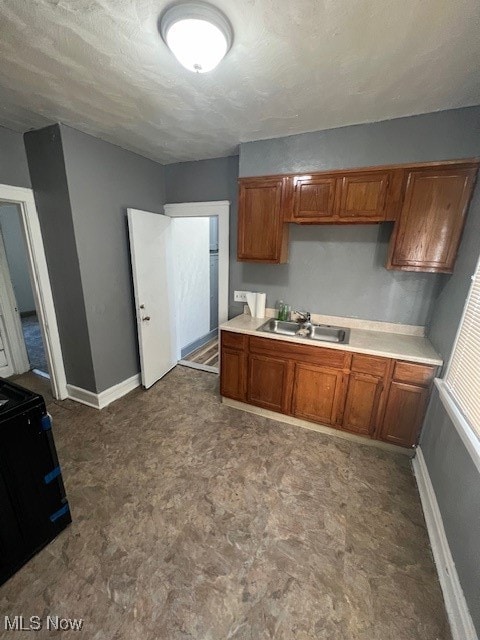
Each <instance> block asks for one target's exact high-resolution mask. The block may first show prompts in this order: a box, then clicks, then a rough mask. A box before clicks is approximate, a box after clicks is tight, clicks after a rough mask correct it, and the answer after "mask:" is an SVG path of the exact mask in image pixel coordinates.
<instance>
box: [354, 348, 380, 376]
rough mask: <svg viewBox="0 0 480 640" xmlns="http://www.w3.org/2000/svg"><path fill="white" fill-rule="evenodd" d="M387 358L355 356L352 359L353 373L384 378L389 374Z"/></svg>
mask: <svg viewBox="0 0 480 640" xmlns="http://www.w3.org/2000/svg"><path fill="white" fill-rule="evenodd" d="M388 362H389V361H388V359H387V358H378V357H377V356H365V355H361V354H357V353H356V354H355V355H354V356H353V359H352V371H357V372H358V373H368V374H369V375H371V376H378V377H379V378H383V377H384V376H385V374H386V373H387V366H388Z"/></svg>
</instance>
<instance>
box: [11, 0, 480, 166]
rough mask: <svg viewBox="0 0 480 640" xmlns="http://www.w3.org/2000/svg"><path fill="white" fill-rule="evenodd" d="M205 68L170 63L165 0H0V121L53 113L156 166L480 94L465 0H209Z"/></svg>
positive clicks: (472, 11) (475, 38) (458, 102)
mask: <svg viewBox="0 0 480 640" xmlns="http://www.w3.org/2000/svg"><path fill="white" fill-rule="evenodd" d="M214 3H215V4H216V5H217V6H218V7H219V8H222V9H223V10H224V11H225V13H226V14H227V16H228V17H229V18H230V21H231V22H232V25H233V28H234V31H235V41H234V44H233V48H232V50H231V51H230V53H229V54H228V56H227V57H226V58H225V60H224V61H223V62H222V63H221V64H220V65H219V67H217V69H216V70H215V71H213V72H211V73H209V74H200V75H195V74H192V73H190V72H189V71H186V70H185V69H183V67H181V66H180V64H178V63H177V62H176V60H175V59H174V58H173V56H172V55H171V54H170V53H169V52H168V50H167V49H166V47H165V45H164V44H163V42H162V40H161V39H160V37H159V35H158V32H157V19H158V16H159V14H160V13H161V12H162V10H163V8H164V7H165V6H166V5H167V4H168V0H2V1H1V3H0V124H3V125H4V126H6V127H10V128H11V129H15V130H18V131H25V130H27V129H30V128H37V127H41V126H44V125H46V124H50V123H52V122H56V121H61V122H64V123H66V124H69V125H71V126H73V127H76V128H77V129H80V130H82V131H86V132H88V133H93V134H94V135H97V136H98V137H100V138H103V139H105V140H109V141H111V142H113V143H115V144H118V145H120V146H122V147H125V148H127V149H131V150H133V151H137V152H139V153H141V154H143V155H146V156H148V157H151V158H154V159H156V160H159V161H160V162H167V163H168V162H174V161H178V160H192V159H200V158H209V157H215V156H222V155H228V154H231V153H233V152H234V151H235V150H236V148H237V145H238V144H239V143H240V142H246V141H250V140H258V139H263V138H272V137H277V136H284V135H289V134H293V133H300V132H304V131H314V130H318V129H326V128H332V127H338V126H342V125H346V124H353V123H359V122H371V121H377V120H385V119H389V118H394V117H398V116H403V115H410V114H416V113H425V112H428V111H436V110H442V109H448V108H454V107H460V106H465V105H472V104H478V103H480V64H479V62H480V38H479V29H480V2H479V1H478V0H296V1H295V0H214Z"/></svg>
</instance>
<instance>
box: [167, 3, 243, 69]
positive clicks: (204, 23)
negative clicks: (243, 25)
mask: <svg viewBox="0 0 480 640" xmlns="http://www.w3.org/2000/svg"><path fill="white" fill-rule="evenodd" d="M159 29H160V34H161V36H162V38H163V40H164V42H165V43H166V45H167V46H168V48H169V49H170V50H171V51H172V53H173V54H174V56H175V57H176V58H177V60H178V61H179V62H180V64H182V65H183V66H184V67H185V68H186V69H189V71H195V72H197V73H206V72H207V71H212V69H215V67H216V66H217V65H218V63H219V62H220V61H221V60H222V59H223V58H224V57H225V54H226V53H227V52H228V50H229V49H230V47H231V46H232V42H233V30H232V27H231V25H230V22H229V21H228V18H227V17H226V16H225V15H224V14H223V13H222V12H221V11H220V10H219V9H217V8H216V7H213V6H212V5H210V4H207V3H206V2H182V3H180V4H175V5H173V6H171V7H169V8H168V9H167V10H166V11H165V12H164V13H163V15H162V16H161V18H160V25H159Z"/></svg>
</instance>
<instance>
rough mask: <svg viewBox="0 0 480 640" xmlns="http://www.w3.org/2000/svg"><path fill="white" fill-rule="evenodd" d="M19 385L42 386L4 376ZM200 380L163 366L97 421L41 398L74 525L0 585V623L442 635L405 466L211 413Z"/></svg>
mask: <svg viewBox="0 0 480 640" xmlns="http://www.w3.org/2000/svg"><path fill="white" fill-rule="evenodd" d="M32 380H33V385H34V386H36V387H37V389H38V390H45V386H44V385H45V382H44V381H43V380H40V379H36V378H33V377H32V374H29V375H28V377H26V378H25V377H24V378H22V379H20V380H19V382H20V383H22V381H23V383H24V384H26V385H30V386H31V385H32ZM217 386H218V378H217V376H215V375H213V374H209V373H204V372H201V371H195V370H193V369H187V368H184V367H177V368H175V369H174V370H173V371H172V372H171V373H170V374H168V376H167V377H166V378H165V379H164V380H163V381H161V382H159V383H158V384H157V385H155V386H154V387H153V388H152V389H150V390H149V391H144V390H141V389H138V390H135V391H134V392H132V393H131V394H129V395H128V396H127V397H125V398H123V399H122V400H120V401H118V402H116V403H114V404H113V405H111V406H110V407H108V408H107V409H105V410H103V411H101V412H98V411H96V410H94V409H89V408H88V407H83V406H81V405H78V404H75V403H73V402H71V401H65V402H52V401H51V399H50V400H49V408H50V411H51V413H52V414H53V417H54V434H55V438H56V442H57V448H58V451H59V457H60V461H61V464H62V467H63V473H64V479H65V484H66V488H67V492H68V496H69V499H70V505H71V510H72V514H73V520H74V521H73V524H72V525H71V526H70V527H69V529H68V530H67V531H65V532H64V533H62V534H61V535H60V536H59V537H58V538H57V539H56V540H55V541H54V542H53V543H52V544H50V545H49V546H48V547H47V548H46V549H44V550H43V551H42V552H41V553H40V554H38V555H37V556H36V557H35V558H34V559H33V560H32V561H31V562H30V563H29V564H28V565H27V566H25V567H24V568H23V569H22V570H20V571H19V572H18V573H17V574H16V575H15V576H14V577H13V578H12V579H11V580H10V581H8V582H7V583H6V584H5V585H4V586H3V587H1V588H0V614H1V618H0V624H2V625H3V615H5V614H8V615H15V614H17V615H20V614H23V615H25V616H28V615H40V616H45V615H59V616H65V617H77V618H79V617H80V618H83V619H84V628H83V630H82V631H81V632H78V633H73V632H70V633H69V634H67V637H79V638H86V639H88V640H91V639H93V640H100V639H106V638H109V639H110V638H111V639H112V640H120V639H125V640H127V639H128V640H136V639H139V640H140V639H141V640H153V639H159V640H160V639H161V640H163V639H165V640H186V639H199V640H200V639H201V640H221V639H222V640H223V639H227V638H228V639H235V640H247V639H248V640H264V639H265V640H267V639H271V638H275V639H277V640H290V639H295V640H307V639H316V640H318V639H320V640H322V639H324V640H413V639H415V640H417V639H418V640H447V639H449V638H450V633H449V630H448V624H447V621H446V615H445V610H444V605H443V601H442V596H441V591H440V587H439V584H438V579H437V574H436V571H435V567H434V564H433V560H432V554H431V550H430V547H429V542H428V536H427V532H426V529H425V523H424V519H423V515H422V510H421V506H420V501H419V497H418V493H417V489H416V485H415V481H414V478H413V475H412V471H411V468H410V463H409V460H408V459H407V458H405V457H404V456H401V455H398V454H393V453H386V452H383V451H379V450H377V449H375V448H372V447H366V446H360V445H358V444H354V443H351V442H348V441H345V440H341V439H337V438H334V437H331V436H326V435H323V434H319V433H315V432H312V431H307V430H303V429H300V428H298V427H292V426H289V425H285V424H282V423H277V422H274V421H271V420H268V419H266V418H261V417H259V416H254V415H251V414H246V413H243V412H240V411H238V410H235V409H232V408H229V407H226V406H223V405H222V404H221V403H220V399H219V396H218V389H217ZM57 635H61V634H60V632H58V633H57ZM15 637H22V634H20V633H16V632H12V631H0V638H11V639H12V640H13V638H15ZM29 637H30V636H29ZM32 637H35V638H43V637H57V636H56V633H52V632H51V631H50V632H47V631H46V630H43V631H40V632H38V633H36V634H32Z"/></svg>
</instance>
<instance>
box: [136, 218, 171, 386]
mask: <svg viewBox="0 0 480 640" xmlns="http://www.w3.org/2000/svg"><path fill="white" fill-rule="evenodd" d="M127 215H128V229H129V236H130V252H131V258H132V271H133V285H134V291H135V306H136V312H137V325H138V342H139V347H140V363H141V369H142V384H143V386H144V387H145V388H146V389H148V388H149V387H151V386H152V384H154V383H155V382H157V380H160V378H162V377H163V376H164V375H165V374H166V373H168V371H170V369H172V368H173V367H174V366H175V365H176V363H177V359H176V344H177V338H176V319H175V311H174V299H173V292H172V282H173V280H172V269H171V228H170V224H171V220H170V218H169V217H167V216H164V215H161V214H158V213H150V212H148V211H140V210H138V209H127Z"/></svg>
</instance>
